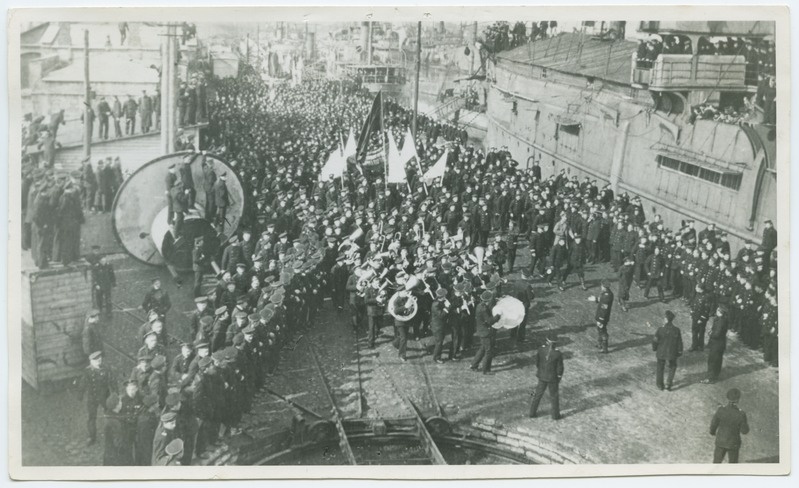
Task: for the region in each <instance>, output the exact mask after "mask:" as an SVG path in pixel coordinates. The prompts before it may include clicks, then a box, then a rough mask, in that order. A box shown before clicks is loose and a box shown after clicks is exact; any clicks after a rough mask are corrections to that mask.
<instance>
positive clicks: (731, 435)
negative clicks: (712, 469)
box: [710, 388, 749, 464]
mask: <svg viewBox="0 0 799 488" xmlns="http://www.w3.org/2000/svg"><path fill="white" fill-rule="evenodd" d="M740 399H741V391H740V390H739V389H738V388H732V389H730V390H729V391H727V400H729V403H728V404H727V405H726V406H723V407H719V409H718V410H716V413H715V415H713V420H711V421H710V435H712V436H715V437H716V448H715V450H714V451H713V463H714V464H720V463H721V462H722V461H723V460H724V456H725V455H726V456H727V460H728V461H729V462H730V464H734V463H737V462H738V453H739V451H740V449H741V434H744V435H746V434H748V433H749V422H748V421H747V419H746V413H745V412H744V411H743V410H741V409H740V408H738V401H739V400H740Z"/></svg>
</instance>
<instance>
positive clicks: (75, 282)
mask: <svg viewBox="0 0 799 488" xmlns="http://www.w3.org/2000/svg"><path fill="white" fill-rule="evenodd" d="M91 281H92V280H91V273H90V271H89V266H88V265H86V264H84V263H81V264H73V265H70V266H67V267H61V268H54V269H43V270H38V269H32V270H27V271H23V273H22V288H21V290H20V292H21V305H22V311H21V315H22V379H23V380H25V382H26V383H28V384H29V385H30V386H32V387H33V388H35V389H37V390H43V389H49V388H54V387H57V386H58V385H61V384H64V383H65V382H67V381H68V380H71V379H73V378H75V377H76V376H79V375H81V374H82V373H83V370H84V368H85V367H86V365H87V359H86V355H85V354H84V353H83V342H82V331H83V324H84V320H85V318H86V314H87V312H88V311H89V309H91V308H92V283H91Z"/></svg>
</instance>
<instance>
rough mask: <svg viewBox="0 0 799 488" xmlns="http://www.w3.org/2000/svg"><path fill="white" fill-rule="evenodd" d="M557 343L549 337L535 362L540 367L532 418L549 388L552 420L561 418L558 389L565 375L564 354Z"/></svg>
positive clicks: (531, 413) (531, 405)
mask: <svg viewBox="0 0 799 488" xmlns="http://www.w3.org/2000/svg"><path fill="white" fill-rule="evenodd" d="M556 346H557V343H556V342H555V340H554V339H551V338H549V337H548V338H547V343H546V344H544V345H542V346H541V347H540V348H539V349H538V353H537V354H536V360H535V364H536V367H537V368H538V372H537V373H536V376H537V377H538V386H536V388H535V393H534V394H533V402H532V403H531V404H530V418H535V416H536V414H537V412H538V404H539V403H540V402H541V398H542V397H543V396H544V392H545V391H546V390H547V389H549V401H550V404H551V407H552V408H551V410H552V412H551V413H552V420H559V419H560V393H559V391H558V388H559V385H560V379H561V378H562V377H563V354H562V353H561V352H560V351H558V350H557V349H555V347H556Z"/></svg>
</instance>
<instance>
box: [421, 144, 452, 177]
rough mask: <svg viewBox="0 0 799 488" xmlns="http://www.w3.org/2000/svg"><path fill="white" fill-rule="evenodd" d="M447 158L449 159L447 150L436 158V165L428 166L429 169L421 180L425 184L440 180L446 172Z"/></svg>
mask: <svg viewBox="0 0 799 488" xmlns="http://www.w3.org/2000/svg"><path fill="white" fill-rule="evenodd" d="M447 157H449V150H446V151H444V154H442V155H441V157H440V158H438V161H436V164H434V165H433V166H430V169H428V170H427V173H425V174H424V176H423V177H422V179H423V180H424V181H425V182H430V181H432V180H434V179H436V178H441V177H442V176H444V173H445V172H446V171H447Z"/></svg>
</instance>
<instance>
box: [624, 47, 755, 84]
mask: <svg viewBox="0 0 799 488" xmlns="http://www.w3.org/2000/svg"><path fill="white" fill-rule="evenodd" d="M632 58H633V62H632V73H631V80H630V81H631V82H632V83H633V84H638V85H644V86H648V87H649V88H650V89H652V90H676V89H695V88H714V89H722V90H723V89H734V90H745V89H746V59H745V58H744V57H743V56H735V55H715V54H660V55H658V57H657V58H656V59H655V60H654V62H651V66H649V63H650V62H649V61H639V60H638V59H636V53H635V52H633V53H632Z"/></svg>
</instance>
